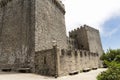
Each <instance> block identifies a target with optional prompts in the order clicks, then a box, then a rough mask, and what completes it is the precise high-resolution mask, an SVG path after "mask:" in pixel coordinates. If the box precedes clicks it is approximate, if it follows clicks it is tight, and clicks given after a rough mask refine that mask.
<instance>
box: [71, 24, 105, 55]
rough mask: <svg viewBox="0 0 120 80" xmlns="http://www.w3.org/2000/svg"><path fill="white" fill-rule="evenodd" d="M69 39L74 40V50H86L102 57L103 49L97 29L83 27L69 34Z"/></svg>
mask: <svg viewBox="0 0 120 80" xmlns="http://www.w3.org/2000/svg"><path fill="white" fill-rule="evenodd" d="M69 36H70V38H72V39H74V40H75V44H74V45H75V48H77V49H81V50H87V51H90V52H93V53H98V54H99V56H101V55H102V53H103V49H102V44H101V39H100V34H99V31H98V30H97V29H94V28H92V27H90V26H87V25H84V26H81V28H78V29H75V30H74V31H71V32H70V33H69Z"/></svg>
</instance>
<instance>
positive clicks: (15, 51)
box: [0, 0, 35, 69]
mask: <svg viewBox="0 0 120 80" xmlns="http://www.w3.org/2000/svg"><path fill="white" fill-rule="evenodd" d="M3 1H5V0H3ZM34 12H35V11H34V0H11V1H10V2H8V3H6V4H5V5H4V6H1V7H0V68H13V69H16V68H19V67H33V66H34V65H33V63H34V30H35V29H34V26H35V24H34V23H35V22H34V21H35V19H34V18H35V17H34Z"/></svg>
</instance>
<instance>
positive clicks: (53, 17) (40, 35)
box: [35, 0, 67, 52]
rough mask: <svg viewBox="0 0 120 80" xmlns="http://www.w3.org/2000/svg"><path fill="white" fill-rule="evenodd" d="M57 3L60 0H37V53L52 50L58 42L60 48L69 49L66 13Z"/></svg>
mask: <svg viewBox="0 0 120 80" xmlns="http://www.w3.org/2000/svg"><path fill="white" fill-rule="evenodd" d="M56 1H58V0H42V1H41V0H36V12H35V13H36V14H35V15H36V26H35V51H36V52H37V51H41V50H45V49H51V48H52V46H53V42H56V44H57V45H58V47H60V48H66V47H67V38H66V29H65V19H64V14H65V12H64V11H63V10H64V9H63V8H62V7H60V5H61V4H59V1H58V2H56ZM41 6H42V7H41ZM61 6H63V5H61ZM61 8H62V10H61Z"/></svg>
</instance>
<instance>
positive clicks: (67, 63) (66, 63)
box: [59, 50, 99, 76]
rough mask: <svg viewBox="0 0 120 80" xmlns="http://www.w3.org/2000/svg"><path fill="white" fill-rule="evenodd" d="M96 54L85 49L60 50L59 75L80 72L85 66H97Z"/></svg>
mask: <svg viewBox="0 0 120 80" xmlns="http://www.w3.org/2000/svg"><path fill="white" fill-rule="evenodd" d="M98 60H99V58H98V54H97V53H90V52H89V51H85V50H61V53H60V66H59V76H63V75H68V74H69V73H74V72H80V71H81V70H84V69H86V68H90V69H92V68H98Z"/></svg>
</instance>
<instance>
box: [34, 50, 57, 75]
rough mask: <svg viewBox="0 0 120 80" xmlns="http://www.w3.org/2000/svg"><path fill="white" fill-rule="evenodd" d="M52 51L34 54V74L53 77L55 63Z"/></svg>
mask: <svg viewBox="0 0 120 80" xmlns="http://www.w3.org/2000/svg"><path fill="white" fill-rule="evenodd" d="M55 58H56V56H55V52H54V49H53V48H52V49H49V50H43V51H39V52H36V54H35V72H36V73H38V74H42V75H48V76H55V73H56V67H55V66H56V63H55V61H57V60H56V59H55Z"/></svg>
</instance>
